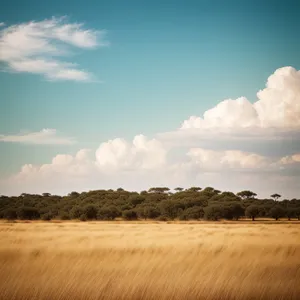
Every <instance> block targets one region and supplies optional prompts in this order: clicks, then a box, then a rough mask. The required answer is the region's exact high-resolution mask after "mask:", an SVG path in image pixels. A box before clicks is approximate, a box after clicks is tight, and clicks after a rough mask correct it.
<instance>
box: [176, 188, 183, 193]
mask: <svg viewBox="0 0 300 300" xmlns="http://www.w3.org/2000/svg"><path fill="white" fill-rule="evenodd" d="M174 190H175V191H176V192H182V191H183V188H181V187H177V188H175V189H174Z"/></svg>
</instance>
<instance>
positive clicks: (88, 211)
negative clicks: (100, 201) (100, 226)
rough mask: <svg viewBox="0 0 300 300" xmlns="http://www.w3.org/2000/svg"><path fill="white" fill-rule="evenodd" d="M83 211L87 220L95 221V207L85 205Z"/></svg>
mask: <svg viewBox="0 0 300 300" xmlns="http://www.w3.org/2000/svg"><path fill="white" fill-rule="evenodd" d="M83 211H84V214H85V215H86V217H87V219H88V220H93V219H97V213H98V208H97V206H96V205H93V204H90V205H87V206H85V208H84V210H83Z"/></svg>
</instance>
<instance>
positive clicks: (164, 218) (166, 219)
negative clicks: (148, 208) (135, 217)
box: [156, 216, 169, 222]
mask: <svg viewBox="0 0 300 300" xmlns="http://www.w3.org/2000/svg"><path fill="white" fill-rule="evenodd" d="M156 220H157V221H163V222H165V221H168V220H169V219H168V218H167V217H166V216H159V217H158V218H156Z"/></svg>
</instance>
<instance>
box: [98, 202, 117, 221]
mask: <svg viewBox="0 0 300 300" xmlns="http://www.w3.org/2000/svg"><path fill="white" fill-rule="evenodd" d="M118 215H119V211H118V209H117V208H116V207H115V206H112V205H111V206H108V207H102V208H100V209H99V210H98V213H97V219H98V220H114V219H115V218H116V217H117V216H118Z"/></svg>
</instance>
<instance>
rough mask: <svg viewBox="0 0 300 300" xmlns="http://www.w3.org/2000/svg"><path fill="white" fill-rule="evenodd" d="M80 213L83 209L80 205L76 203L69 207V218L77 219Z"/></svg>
mask: <svg viewBox="0 0 300 300" xmlns="http://www.w3.org/2000/svg"><path fill="white" fill-rule="evenodd" d="M82 213H83V209H82V208H81V207H80V206H78V205H76V206H74V207H73V208H72V209H71V211H70V217H71V219H79V218H80V216H81V215H82Z"/></svg>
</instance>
